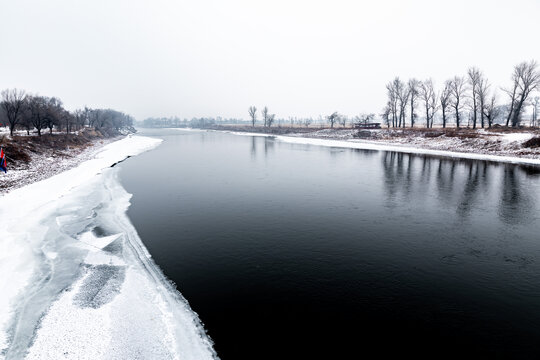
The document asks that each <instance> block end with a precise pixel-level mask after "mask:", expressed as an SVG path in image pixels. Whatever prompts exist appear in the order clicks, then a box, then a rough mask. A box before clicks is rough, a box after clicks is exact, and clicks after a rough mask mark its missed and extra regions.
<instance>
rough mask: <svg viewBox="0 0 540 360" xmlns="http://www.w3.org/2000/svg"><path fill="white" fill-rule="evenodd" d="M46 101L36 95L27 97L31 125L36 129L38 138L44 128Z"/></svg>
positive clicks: (44, 98)
mask: <svg viewBox="0 0 540 360" xmlns="http://www.w3.org/2000/svg"><path fill="white" fill-rule="evenodd" d="M48 100H49V99H48V98H46V97H44V96H38V95H35V96H28V97H27V106H28V108H29V110H30V115H31V121H32V125H33V126H34V128H36V130H37V133H38V136H41V130H42V129H44V128H46V123H47V116H48V114H47V103H48Z"/></svg>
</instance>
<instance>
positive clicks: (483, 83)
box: [478, 73, 490, 128]
mask: <svg viewBox="0 0 540 360" xmlns="http://www.w3.org/2000/svg"><path fill="white" fill-rule="evenodd" d="M489 87H490V85H489V82H488V80H487V79H486V77H485V76H484V75H483V74H482V73H481V76H480V81H479V82H478V102H479V103H480V104H479V105H480V123H481V125H482V128H484V127H485V112H484V110H485V107H486V104H487V102H488V101H489V100H488V91H489Z"/></svg>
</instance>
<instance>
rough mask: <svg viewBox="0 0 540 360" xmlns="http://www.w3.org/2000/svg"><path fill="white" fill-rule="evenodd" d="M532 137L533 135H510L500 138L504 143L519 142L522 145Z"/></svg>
mask: <svg viewBox="0 0 540 360" xmlns="http://www.w3.org/2000/svg"><path fill="white" fill-rule="evenodd" d="M533 136H534V134H533V133H528V132H526V133H510V134H502V135H501V138H502V139H503V141H506V142H508V143H512V142H520V143H523V142H525V141H527V140H529V139H531V138H532V137H533Z"/></svg>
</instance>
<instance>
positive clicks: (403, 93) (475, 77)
mask: <svg viewBox="0 0 540 360" xmlns="http://www.w3.org/2000/svg"><path fill="white" fill-rule="evenodd" d="M511 80H512V85H511V86H510V87H509V88H501V90H502V92H503V93H504V94H506V101H505V102H503V103H499V101H498V95H497V89H495V88H493V87H492V85H491V84H490V83H489V81H488V79H487V77H486V76H485V75H484V74H483V72H482V71H481V70H480V69H478V68H476V67H471V68H469V69H468V71H467V74H466V75H465V76H454V77H453V78H451V79H448V80H446V81H445V82H444V85H443V87H442V89H440V90H439V91H437V90H436V89H435V86H434V83H433V80H432V79H427V80H425V81H419V80H417V79H414V78H413V79H409V80H408V81H407V82H404V81H402V80H401V79H400V78H399V77H396V78H394V80H392V81H390V82H389V83H387V84H386V90H387V95H388V100H387V104H386V106H385V107H384V109H383V113H382V118H383V121H384V122H385V123H386V125H388V127H390V126H392V127H398V128H399V127H403V128H404V127H406V126H410V127H414V125H415V123H416V120H417V118H418V115H417V113H416V110H417V108H418V107H419V105H421V107H420V109H421V111H422V113H423V116H424V119H425V127H426V128H431V127H433V121H434V118H435V116H436V114H437V113H438V112H439V111H440V113H441V117H440V118H441V121H442V127H443V128H445V127H446V126H447V125H448V124H449V120H450V119H453V120H454V122H455V126H456V127H457V128H459V127H461V126H463V124H464V122H465V118H466V117H467V115H468V117H467V118H466V119H467V125H469V124H470V123H472V128H473V129H476V128H477V127H478V126H481V127H482V128H484V127H486V126H487V127H488V128H491V127H492V126H493V125H494V124H495V121H496V120H497V119H501V122H503V123H504V124H505V125H506V126H507V127H508V126H512V127H518V126H520V125H521V123H522V121H523V114H524V112H525V109H526V108H527V107H528V106H532V108H533V111H532V118H531V121H530V125H531V126H537V117H538V106H539V102H540V98H539V97H538V96H536V97H534V98H533V99H531V94H532V93H534V92H535V91H537V90H539V89H540V71H539V69H538V64H537V62H536V61H534V60H532V61H530V62H522V63H520V64H518V65H516V66H515V67H514V71H513V73H512V76H511ZM407 117H408V119H409V123H408V124H407Z"/></svg>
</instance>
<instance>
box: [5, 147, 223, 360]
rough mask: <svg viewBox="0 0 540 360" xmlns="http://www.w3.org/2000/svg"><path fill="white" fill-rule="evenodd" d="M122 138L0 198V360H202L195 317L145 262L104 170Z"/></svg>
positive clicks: (127, 150) (206, 343) (119, 156)
mask: <svg viewBox="0 0 540 360" xmlns="http://www.w3.org/2000/svg"><path fill="white" fill-rule="evenodd" d="M160 141H161V140H158V139H153V138H149V137H141V136H131V137H126V138H124V139H122V140H119V141H116V142H114V143H111V144H109V145H106V146H105V147H104V148H103V149H102V150H101V151H100V152H99V153H98V154H97V155H96V156H95V158H93V159H91V160H88V161H85V162H83V163H82V164H80V165H79V166H78V167H75V168H73V169H70V170H68V171H65V172H62V173H60V174H58V175H55V176H53V177H51V178H48V179H46V180H43V181H40V182H36V183H33V184H30V185H27V186H25V187H22V188H19V189H16V190H13V191H11V192H10V193H8V194H7V195H5V196H3V197H1V198H0V199H1V202H0V217H1V219H2V236H1V238H0V271H1V273H2V277H1V278H0V289H2V291H1V294H0V359H23V358H26V359H212V358H216V357H217V356H216V354H215V352H214V351H213V349H212V343H211V341H210V339H209V338H208V337H207V336H206V334H205V333H204V330H203V328H202V326H201V325H200V322H199V320H198V317H197V315H196V314H195V313H194V312H193V311H192V310H191V309H190V308H189V305H188V304H187V302H186V301H185V299H184V298H183V297H182V295H181V294H180V293H178V291H176V289H175V287H174V286H173V285H172V284H171V283H170V282H168V281H167V279H166V278H165V277H164V275H163V274H162V273H161V271H160V270H159V268H158V267H157V266H156V265H155V263H154V262H153V261H152V259H151V257H150V255H149V254H148V252H147V251H146V249H145V247H144V245H143V244H142V242H141V239H140V238H139V237H138V235H137V232H136V230H135V228H134V227H133V225H132V224H131V223H130V221H129V219H128V218H127V215H126V210H127V208H128V207H129V200H130V197H131V195H130V194H128V193H127V192H126V191H125V190H124V189H123V187H122V186H121V184H120V182H119V180H118V168H115V167H113V168H111V165H113V164H115V163H117V162H119V161H122V160H124V159H125V158H127V157H129V156H134V155H137V154H139V153H141V152H143V151H146V150H150V149H152V148H154V147H155V146H157V145H159V143H160Z"/></svg>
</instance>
